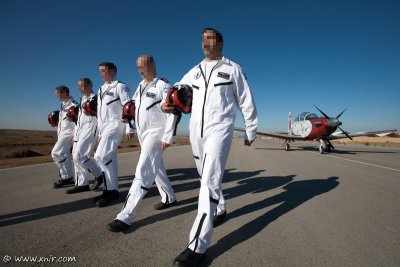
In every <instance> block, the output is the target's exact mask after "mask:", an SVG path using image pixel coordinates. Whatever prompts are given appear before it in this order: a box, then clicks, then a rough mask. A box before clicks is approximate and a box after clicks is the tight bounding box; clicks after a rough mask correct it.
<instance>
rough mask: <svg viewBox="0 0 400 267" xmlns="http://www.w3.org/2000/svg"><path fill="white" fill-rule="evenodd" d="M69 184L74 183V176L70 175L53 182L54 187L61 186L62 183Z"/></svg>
mask: <svg viewBox="0 0 400 267" xmlns="http://www.w3.org/2000/svg"><path fill="white" fill-rule="evenodd" d="M70 184H75V182H74V178H72V177H71V178H68V179H65V180H63V179H60V180H58V181H57V182H55V183H54V188H61V187H63V186H64V185H70Z"/></svg>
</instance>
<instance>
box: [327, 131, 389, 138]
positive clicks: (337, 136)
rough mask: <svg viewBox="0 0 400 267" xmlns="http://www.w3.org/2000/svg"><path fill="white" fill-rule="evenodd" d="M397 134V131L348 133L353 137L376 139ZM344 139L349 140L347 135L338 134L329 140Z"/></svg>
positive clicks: (331, 136)
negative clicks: (380, 136)
mask: <svg viewBox="0 0 400 267" xmlns="http://www.w3.org/2000/svg"><path fill="white" fill-rule="evenodd" d="M395 132H397V130H396V129H394V130H384V131H374V132H360V133H353V134H350V133H348V135H349V136H351V137H358V136H370V137H374V136H378V134H385V133H387V134H391V133H395ZM343 138H347V136H346V135H344V134H338V135H330V136H329V137H328V140H337V139H343Z"/></svg>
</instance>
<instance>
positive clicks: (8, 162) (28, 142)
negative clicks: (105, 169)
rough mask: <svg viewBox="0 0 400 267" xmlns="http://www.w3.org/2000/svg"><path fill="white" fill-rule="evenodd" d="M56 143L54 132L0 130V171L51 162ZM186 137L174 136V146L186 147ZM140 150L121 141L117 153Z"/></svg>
mask: <svg viewBox="0 0 400 267" xmlns="http://www.w3.org/2000/svg"><path fill="white" fill-rule="evenodd" d="M56 141H57V133H56V132H55V131H31V130H8V129H1V130H0V169H4V168H10V167H16V166H24V165H31V164H38V163H45V162H52V161H53V160H52V158H51V156H50V154H51V150H52V148H53V146H54V144H55V143H56ZM187 144H189V138H188V137H187V136H176V138H175V143H174V145H187ZM138 150H140V146H139V141H138V139H137V137H136V136H135V137H134V138H133V140H131V141H127V140H125V139H124V140H123V141H122V143H121V145H120V147H119V149H118V153H125V152H131V151H138Z"/></svg>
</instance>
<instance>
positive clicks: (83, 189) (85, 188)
mask: <svg viewBox="0 0 400 267" xmlns="http://www.w3.org/2000/svg"><path fill="white" fill-rule="evenodd" d="M86 191H90V188H89V185H82V186H78V185H75V186H74V187H72V188H71V189H68V190H67V191H66V193H67V194H75V193H80V192H86Z"/></svg>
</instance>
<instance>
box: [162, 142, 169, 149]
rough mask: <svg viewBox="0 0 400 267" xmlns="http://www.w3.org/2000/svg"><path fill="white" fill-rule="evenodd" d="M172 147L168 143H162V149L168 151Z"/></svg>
mask: <svg viewBox="0 0 400 267" xmlns="http://www.w3.org/2000/svg"><path fill="white" fill-rule="evenodd" d="M170 146H171V144H168V143H166V142H161V147H162V149H164V150H165V149H167V148H168V147H170Z"/></svg>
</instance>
